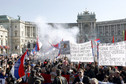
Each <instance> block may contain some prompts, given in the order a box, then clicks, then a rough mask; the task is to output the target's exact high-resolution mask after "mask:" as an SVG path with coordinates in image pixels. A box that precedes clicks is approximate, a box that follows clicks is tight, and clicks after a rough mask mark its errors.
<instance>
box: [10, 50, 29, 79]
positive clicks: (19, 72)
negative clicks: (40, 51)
mask: <svg viewBox="0 0 126 84" xmlns="http://www.w3.org/2000/svg"><path fill="white" fill-rule="evenodd" d="M27 52H28V50H26V52H25V53H24V54H23V55H22V56H21V58H19V59H18V61H17V62H16V63H15V64H14V66H13V67H12V69H11V74H12V76H13V78H16V79H19V78H20V77H22V76H24V75H25V70H24V59H25V56H26V55H27Z"/></svg>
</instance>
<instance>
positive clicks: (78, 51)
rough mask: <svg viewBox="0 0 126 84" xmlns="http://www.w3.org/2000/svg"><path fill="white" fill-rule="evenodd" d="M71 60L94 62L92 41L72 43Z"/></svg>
mask: <svg viewBox="0 0 126 84" xmlns="http://www.w3.org/2000/svg"><path fill="white" fill-rule="evenodd" d="M70 52H71V62H94V57H93V55H92V48H91V41H89V42H86V43H82V44H70Z"/></svg>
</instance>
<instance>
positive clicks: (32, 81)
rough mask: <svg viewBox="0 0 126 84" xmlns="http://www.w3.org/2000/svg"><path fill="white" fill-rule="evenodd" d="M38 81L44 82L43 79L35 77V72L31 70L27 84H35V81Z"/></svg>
mask: <svg viewBox="0 0 126 84" xmlns="http://www.w3.org/2000/svg"><path fill="white" fill-rule="evenodd" d="M38 80H40V81H41V82H43V81H44V78H43V77H42V76H41V77H39V76H37V75H36V70H32V71H31V74H30V77H29V78H28V84H35V82H36V81H38Z"/></svg>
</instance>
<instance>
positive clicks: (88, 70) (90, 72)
mask: <svg viewBox="0 0 126 84" xmlns="http://www.w3.org/2000/svg"><path fill="white" fill-rule="evenodd" d="M85 76H88V77H90V78H95V73H94V71H93V70H92V68H91V64H87V67H86V71H85Z"/></svg>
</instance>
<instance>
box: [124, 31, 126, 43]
mask: <svg viewBox="0 0 126 84" xmlns="http://www.w3.org/2000/svg"><path fill="white" fill-rule="evenodd" d="M124 41H126V30H125V32H124Z"/></svg>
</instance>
